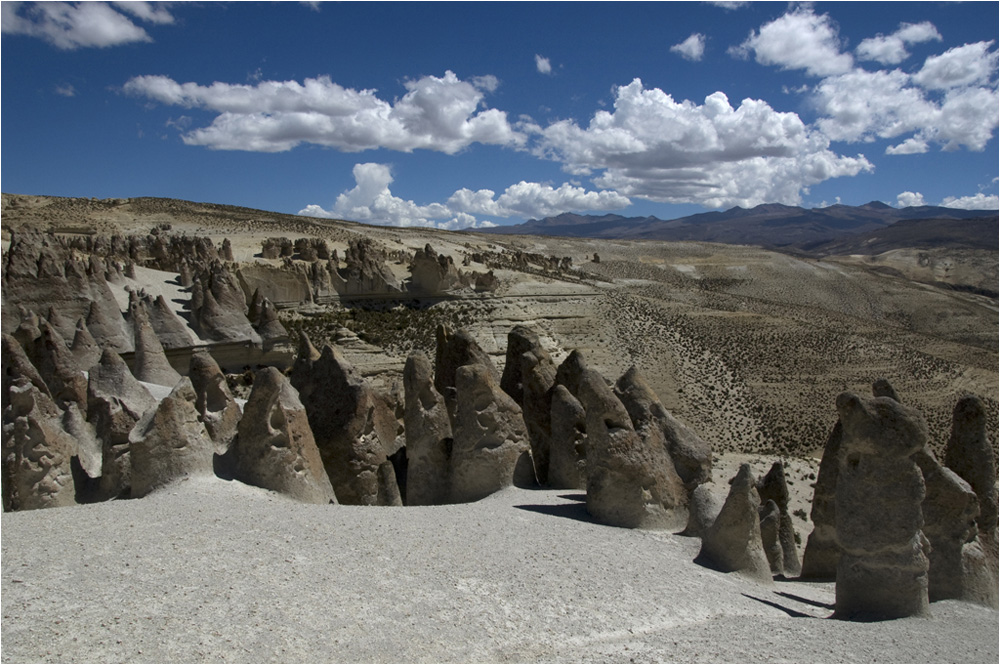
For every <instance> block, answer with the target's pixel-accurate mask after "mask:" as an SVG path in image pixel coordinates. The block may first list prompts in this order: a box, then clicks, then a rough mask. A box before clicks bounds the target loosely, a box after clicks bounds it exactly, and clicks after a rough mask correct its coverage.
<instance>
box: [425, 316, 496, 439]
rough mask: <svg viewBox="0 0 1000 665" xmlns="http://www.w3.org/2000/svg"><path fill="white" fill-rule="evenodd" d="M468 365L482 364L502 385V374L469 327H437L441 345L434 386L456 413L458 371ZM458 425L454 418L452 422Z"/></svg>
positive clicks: (449, 407)
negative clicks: (452, 328)
mask: <svg viewBox="0 0 1000 665" xmlns="http://www.w3.org/2000/svg"><path fill="white" fill-rule="evenodd" d="M465 365H482V366H483V367H485V368H486V370H487V372H488V373H489V374H490V376H491V378H492V380H493V382H494V383H496V384H497V385H498V386H499V383H500V374H499V373H497V370H496V367H494V365H493V361H492V360H490V357H489V355H488V354H487V353H486V352H485V351H483V349H482V347H480V346H479V343H478V342H476V340H475V339H474V338H473V337H472V335H471V334H470V333H469V331H467V330H459V331H458V332H452V330H451V328H449V327H448V326H446V325H439V326H438V327H437V349H436V351H435V357H434V387H435V388H436V389H437V391H438V392H439V393H441V395H442V397H444V399H445V403H446V404H447V405H448V413H450V414H451V415H452V418H454V415H455V373H456V372H457V371H458V368H459V367H463V366H465ZM452 425H453V426H454V421H453V422H452Z"/></svg>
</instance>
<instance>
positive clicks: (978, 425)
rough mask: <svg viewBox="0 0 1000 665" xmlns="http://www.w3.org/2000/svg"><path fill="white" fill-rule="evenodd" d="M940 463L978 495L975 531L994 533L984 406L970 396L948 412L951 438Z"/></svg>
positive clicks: (993, 479)
mask: <svg viewBox="0 0 1000 665" xmlns="http://www.w3.org/2000/svg"><path fill="white" fill-rule="evenodd" d="M944 463H945V466H947V467H948V468H949V469H951V470H952V471H954V472H955V473H957V474H958V475H959V476H960V477H961V478H962V479H963V480H965V481H966V482H967V483H969V485H971V486H972V489H973V490H974V491H975V492H976V496H977V497H979V519H978V523H979V530H980V531H981V532H983V533H985V534H991V535H993V536H994V537H995V535H996V533H997V502H998V499H997V467H996V456H995V455H994V453H993V446H992V445H990V439H989V435H988V434H987V431H986V405H985V404H984V403H983V401H982V400H981V399H979V398H978V397H976V396H974V395H969V396H967V397H963V398H962V399H960V400H959V401H958V403H957V404H956V405H955V410H954V412H953V414H952V425H951V437H950V438H949V439H948V446H947V448H946V449H945V453H944Z"/></svg>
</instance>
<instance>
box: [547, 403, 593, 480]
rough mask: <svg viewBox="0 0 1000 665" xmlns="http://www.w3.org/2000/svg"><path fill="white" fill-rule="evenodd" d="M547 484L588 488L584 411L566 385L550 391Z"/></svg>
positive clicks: (585, 417)
mask: <svg viewBox="0 0 1000 665" xmlns="http://www.w3.org/2000/svg"><path fill="white" fill-rule="evenodd" d="M550 401H551V409H552V411H551V414H550V435H551V436H550V442H551V443H550V449H549V478H548V480H549V485H550V486H551V487H555V488H558V489H587V412H586V411H585V410H584V408H583V405H582V404H580V402H579V400H577V399H576V398H575V397H573V394H572V393H570V391H569V389H568V388H566V386H560V385H557V386H553V388H552V392H551V398H550Z"/></svg>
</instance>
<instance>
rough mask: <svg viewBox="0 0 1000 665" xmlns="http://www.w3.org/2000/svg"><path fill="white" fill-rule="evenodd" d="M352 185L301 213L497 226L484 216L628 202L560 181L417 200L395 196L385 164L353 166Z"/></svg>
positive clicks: (555, 211) (409, 222) (394, 223)
mask: <svg viewBox="0 0 1000 665" xmlns="http://www.w3.org/2000/svg"><path fill="white" fill-rule="evenodd" d="M353 173H354V180H355V183H356V184H355V186H354V188H352V189H350V190H348V191H346V192H344V193H342V194H340V195H339V196H338V197H337V199H336V201H335V202H334V205H333V207H332V208H330V209H329V210H327V209H324V208H323V207H322V206H319V205H316V204H313V205H309V206H306V207H305V208H303V209H302V210H300V211H299V213H298V214H300V215H308V216H310V217H326V218H337V219H350V220H357V221H364V222H370V223H373V224H383V225H388V226H433V227H437V228H443V229H463V228H483V227H489V226H495V224H494V223H493V222H490V221H488V220H480V219H479V218H478V217H477V215H478V216H488V217H494V218H496V217H515V216H517V217H547V216H550V215H556V214H559V213H562V212H566V211H568V210H573V211H577V212H586V211H593V210H602V211H604V210H619V209H621V208H625V207H627V206H628V205H630V203H631V202H630V201H629V200H628V198H626V197H624V196H622V195H620V194H617V193H615V192H594V191H586V190H585V189H583V188H582V187H575V186H573V185H570V184H568V183H564V184H562V185H561V186H559V187H558V188H553V187H552V186H551V185H543V184H540V183H536V182H524V181H521V182H519V183H517V184H515V185H511V186H510V187H508V188H507V189H506V190H505V191H504V193H503V194H501V195H500V196H499V197H497V196H496V193H495V192H494V191H493V190H490V189H480V190H476V191H472V190H470V189H460V190H458V191H456V192H455V193H454V194H452V195H451V196H450V197H449V198H448V201H447V202H446V203H430V204H427V205H418V204H416V203H414V202H413V201H409V200H405V199H402V198H399V197H397V196H395V195H393V193H392V191H391V190H390V189H389V185H390V184H391V183H392V182H393V177H392V173H391V170H390V168H389V166H388V165H386V164H376V163H371V162H369V163H365V164H355V165H354V170H353Z"/></svg>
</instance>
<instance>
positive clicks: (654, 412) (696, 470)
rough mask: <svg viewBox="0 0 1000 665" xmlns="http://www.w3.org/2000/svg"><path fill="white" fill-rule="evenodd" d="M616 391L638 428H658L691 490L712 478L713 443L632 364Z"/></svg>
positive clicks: (668, 452) (680, 473)
mask: <svg viewBox="0 0 1000 665" xmlns="http://www.w3.org/2000/svg"><path fill="white" fill-rule="evenodd" d="M615 395H616V396H617V397H618V399H620V400H621V402H622V404H624V405H625V408H626V409H627V410H628V413H629V417H630V418H631V419H632V423H633V424H634V425H635V427H636V429H642V428H644V427H655V428H658V429H659V430H660V431H661V432H662V434H663V439H664V444H665V446H666V451H667V454H668V455H669V456H670V459H671V461H672V462H673V465H674V469H675V470H676V472H677V475H678V476H680V478H681V480H682V481H683V483H684V487H685V488H687V490H688V491H689V492H690V491H691V490H693V489H694V488H695V487H697V486H698V485H700V484H702V483H706V482H709V481H710V480H712V447H711V446H710V445H709V444H708V443H706V442H705V441H704V440H703V439H702V438H701V437H700V436H698V435H697V434H695V433H694V432H693V431H692V430H691V429H690V428H688V427H687V426H685V425H684V424H683V423H681V422H680V421H678V420H677V419H676V418H674V417H673V416H672V415H671V414H670V412H669V411H667V410H666V408H664V406H663V404H662V403H661V402H660V399H659V398H658V397H657V396H656V393H655V392H653V389H652V388H650V387H649V384H648V383H646V379H645V378H644V377H643V376H642V374H641V373H640V372H639V368H638V367H636V366H635V365H633V366H632V367H631V368H629V370H628V371H627V372H625V374H623V375H622V377H621V378H620V379H618V383H617V384H615Z"/></svg>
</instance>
